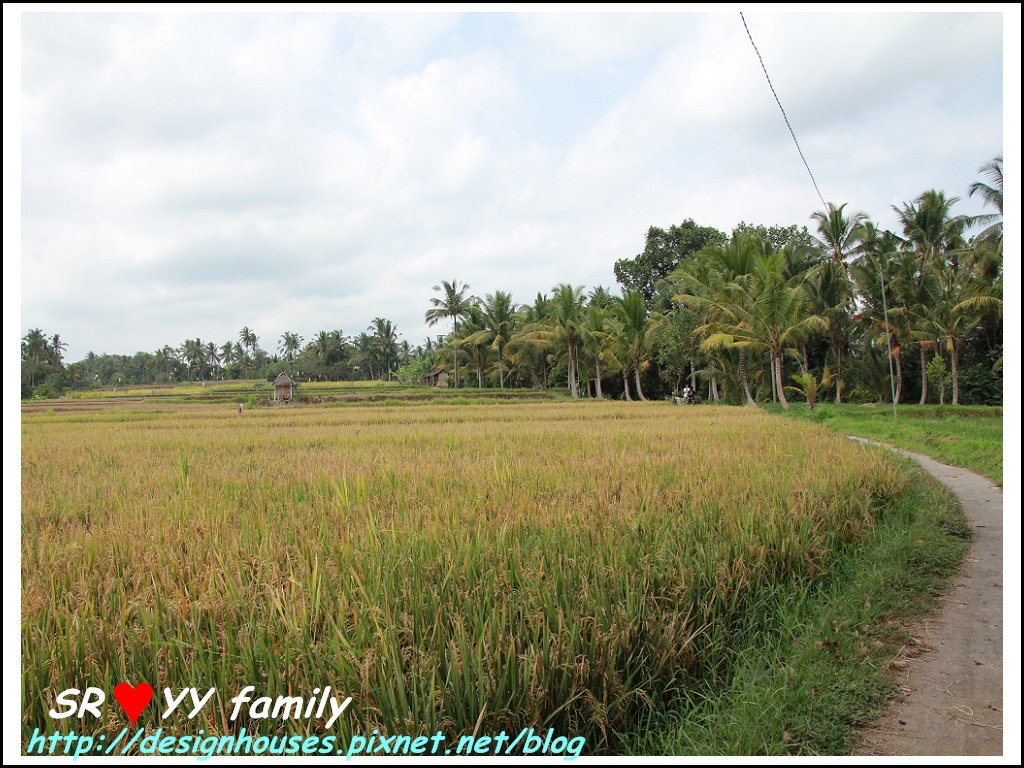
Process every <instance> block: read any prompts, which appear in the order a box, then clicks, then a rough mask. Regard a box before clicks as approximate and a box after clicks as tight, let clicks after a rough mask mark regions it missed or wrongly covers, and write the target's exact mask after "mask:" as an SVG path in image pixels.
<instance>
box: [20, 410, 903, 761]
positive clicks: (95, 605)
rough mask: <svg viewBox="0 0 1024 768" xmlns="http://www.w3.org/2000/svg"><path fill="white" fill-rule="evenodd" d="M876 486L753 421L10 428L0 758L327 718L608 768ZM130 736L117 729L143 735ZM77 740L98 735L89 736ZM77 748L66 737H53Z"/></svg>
mask: <svg viewBox="0 0 1024 768" xmlns="http://www.w3.org/2000/svg"><path fill="white" fill-rule="evenodd" d="M904 484H905V479H904V476H903V475H902V474H901V472H900V471H899V469H898V467H897V466H896V464H895V463H894V462H893V461H892V460H891V459H889V458H887V457H886V456H885V455H883V454H882V453H880V452H878V451H874V450H870V449H866V448H864V447H862V446H859V445H856V444H853V443H851V442H849V441H847V440H845V439H842V438H841V437H838V436H836V435H833V434H831V433H829V432H827V431H826V430H825V429H823V428H821V427H820V426H818V425H815V424H811V423H800V422H797V421H794V420H787V419H783V418H780V417H777V416H773V415H771V414H765V413H763V412H759V411H754V410H752V409H738V408H727V407H720V408H719V407H700V408H687V407H676V406H672V405H669V404H664V403H653V402H652V403H646V404H639V403H612V402H605V403H597V402H575V403H574V402H568V401H552V402H544V401H537V402H532V401H529V400H523V401H522V402H497V403H479V404H463V405H455V404H446V403H438V402H431V403H425V404H421V405H419V406H418V407H415V408H410V407H399V406H394V407H389V406H382V405H365V404H354V405H352V404H350V405H349V406H348V407H344V408H339V407H329V406H317V405H304V406H298V405H297V406H290V407H287V408H260V409H255V410H247V411H246V412H245V413H244V414H242V415H239V414H238V413H237V410H236V408H234V407H231V405H230V404H229V403H227V404H225V403H220V404H217V403H214V404H207V405H203V404H176V403H161V402H156V403H154V402H147V401H128V402H116V401H113V402H111V403H110V404H108V405H106V406H105V407H103V408H99V409H95V410H76V409H73V408H69V409H63V408H32V409H28V410H26V412H24V413H23V419H22V605H21V608H22V652H23V660H22V665H23V680H22V691H23V694H22V695H23V724H22V729H23V733H24V734H30V733H31V732H32V730H33V728H35V727H39V728H41V729H46V728H48V727H51V726H52V724H53V721H51V720H50V719H49V717H48V716H47V711H48V709H49V708H50V707H52V706H53V702H54V696H55V695H56V693H57V692H58V691H61V690H63V689H66V688H71V687H77V688H82V689H84V688H85V687H87V686H90V685H92V686H97V687H100V688H103V689H104V690H106V691H107V692H108V695H109V692H110V691H111V690H112V689H113V687H114V685H115V684H117V683H119V682H121V681H122V680H129V681H132V682H137V681H148V682H150V683H152V685H153V687H154V688H156V689H157V691H160V689H162V688H163V687H165V686H166V687H171V688H174V689H180V688H184V687H188V686H195V687H198V688H201V689H205V688H209V687H216V688H217V690H218V694H217V697H216V698H215V699H214V704H213V705H211V706H210V707H207V708H206V709H205V710H204V712H203V715H202V716H201V717H203V718H205V721H204V722H202V723H200V724H197V723H196V722H195V721H192V722H188V721H185V720H184V719H183V718H181V717H180V716H175V717H173V718H170V719H169V720H168V722H166V723H163V724H162V725H163V726H164V731H165V733H181V734H184V733H194V732H195V730H196V728H198V727H203V728H205V729H206V732H207V733H209V734H217V733H227V732H230V731H231V730H232V729H233V728H238V727H241V726H245V727H247V729H248V730H249V732H250V733H253V732H257V733H284V732H310V733H312V732H316V730H317V728H318V727H321V725H318V724H317V723H315V722H312V721H309V722H307V721H297V723H298V724H294V723H293V724H290V725H288V726H287V728H285V726H283V725H282V724H281V723H280V721H277V720H260V721H253V722H247V721H245V720H244V717H243V718H241V719H239V720H238V721H236V722H234V723H229V722H228V717H227V712H228V711H229V709H230V705H229V701H228V700H229V699H230V697H231V696H232V695H234V694H235V693H236V692H237V691H239V690H240V689H241V688H242V687H244V686H246V685H255V686H256V687H257V691H258V692H259V693H258V694H257V695H260V694H263V693H265V694H266V695H270V696H276V695H279V694H286V695H306V694H310V693H311V692H312V690H313V689H314V688H322V687H323V686H325V685H330V686H331V687H332V688H333V689H334V690H336V691H341V692H344V693H346V694H347V695H351V696H352V697H353V703H352V706H351V708H350V709H349V711H348V712H347V713H346V716H345V717H343V718H341V719H340V720H339V721H338V723H337V724H336V725H335V726H333V728H332V733H334V734H336V735H338V736H339V738H342V739H346V738H348V737H349V736H350V735H352V734H353V733H368V732H370V731H371V730H372V729H373V728H378V729H380V730H381V732H386V733H406V734H414V735H415V734H420V733H423V734H428V733H433V732H434V731H436V730H438V729H441V730H443V731H445V732H446V733H449V734H451V735H453V736H454V735H459V734H468V733H472V732H474V731H477V732H479V733H496V732H497V731H499V730H501V729H503V728H504V729H506V730H509V729H514V728H521V727H524V726H529V725H533V726H542V727H544V728H549V727H553V728H555V729H556V732H558V733H562V734H567V735H569V736H570V737H572V736H576V735H583V736H585V737H586V738H587V751H588V752H589V751H594V750H602V749H614V747H615V744H616V734H617V733H619V732H621V731H623V730H624V729H628V728H629V727H630V726H632V725H634V724H635V723H636V722H637V719H638V718H639V717H640V716H642V715H643V714H645V713H650V712H651V711H654V710H657V709H658V708H659V707H663V706H664V705H665V702H667V701H669V700H670V699H673V700H678V693H679V692H680V691H693V692H699V691H701V690H706V689H707V687H708V686H714V685H715V684H716V681H718V680H721V679H722V678H723V676H725V675H728V673H729V670H730V668H731V665H732V664H733V663H734V662H735V658H734V656H735V654H734V652H733V651H734V648H735V647H736V645H737V638H739V637H743V636H747V635H749V633H750V632H756V631H759V629H760V627H761V622H762V619H763V617H764V616H765V613H766V612H767V611H769V610H770V608H771V605H772V604H773V602H774V601H776V600H777V599H780V596H781V595H783V594H785V593H791V592H793V591H798V590H801V589H805V588H806V587H807V585H809V584H811V583H813V582H817V581H820V580H823V579H828V578H829V575H830V566H831V564H832V563H834V562H835V561H836V558H838V557H840V556H842V555H843V554H844V553H845V552H847V551H848V550H849V549H850V547H852V546H855V545H856V544H857V543H858V542H859V541H861V540H862V539H863V538H864V537H865V536H866V535H867V534H868V533H869V532H870V530H871V528H872V525H873V521H874V520H875V517H876V516H877V515H879V514H880V513H883V512H884V510H885V508H886V505H887V504H888V503H889V502H890V501H891V500H892V499H894V498H895V497H896V496H897V495H898V494H899V492H900V491H901V489H902V488H903V487H904ZM156 709H157V708H154V709H153V710H151V711H149V712H147V713H146V714H145V715H144V716H143V719H142V720H140V724H146V725H152V726H156V725H159V724H161V723H160V722H159V713H158V712H157V711H156ZM104 716H105V719H104V720H103V721H100V722H99V724H98V725H96V726H94V728H93V730H94V732H95V733H97V734H99V733H106V734H113V733H116V732H117V731H119V730H120V729H121V728H122V727H123V726H124V725H125V724H126V721H125V720H124V715H123V714H122V713H121V712H120V710H119V709H118V708H117V707H108V708H107V709H106V710H105V712H104ZM79 725H81V726H82V727H83V728H84V729H85V730H86V731H88V730H89V728H90V721H89V720H85V721H79Z"/></svg>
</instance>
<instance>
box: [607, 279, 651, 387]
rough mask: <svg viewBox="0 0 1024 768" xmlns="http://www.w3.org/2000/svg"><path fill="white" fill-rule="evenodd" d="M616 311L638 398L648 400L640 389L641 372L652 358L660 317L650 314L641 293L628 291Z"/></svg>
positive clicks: (618, 302)
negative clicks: (654, 334)
mask: <svg viewBox="0 0 1024 768" xmlns="http://www.w3.org/2000/svg"><path fill="white" fill-rule="evenodd" d="M614 311H615V315H616V318H617V319H618V320H619V324H620V325H619V328H620V334H621V336H620V338H621V339H622V346H623V348H624V349H625V350H626V355H627V357H628V358H629V362H630V365H631V366H632V368H633V377H634V381H635V383H636V394H637V397H639V398H640V399H641V400H647V397H646V396H645V395H644V391H643V389H642V388H641V387H640V370H641V368H643V367H645V366H646V365H647V362H648V360H649V359H650V357H651V352H652V336H653V331H654V328H655V327H656V326H657V324H658V322H659V320H660V317H659V316H658V315H657V314H656V313H655V314H651V313H648V311H647V302H646V301H645V300H644V296H643V294H642V293H640V292H639V291H627V292H626V294H625V295H624V296H623V297H622V298H621V299H618V300H617V301H616V304H615V309H614Z"/></svg>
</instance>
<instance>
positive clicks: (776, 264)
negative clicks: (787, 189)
mask: <svg viewBox="0 0 1024 768" xmlns="http://www.w3.org/2000/svg"><path fill="white" fill-rule="evenodd" d="M785 261H786V260H785V256H784V255H783V254H782V253H781V252H777V253H773V254H770V255H767V256H759V257H758V258H757V262H756V264H755V266H754V272H753V274H751V275H750V276H749V277H748V278H747V279H744V280H742V281H739V282H732V283H728V284H726V286H724V289H725V290H724V291H723V294H724V295H723V296H721V297H715V298H707V297H701V296H695V295H692V294H691V295H687V296H683V297H681V298H682V299H683V300H684V301H693V302H694V303H696V304H697V305H702V304H703V305H710V306H712V307H714V308H715V309H716V310H717V312H718V316H719V317H720V318H721V319H719V320H716V321H713V322H711V323H708V324H707V325H705V326H704V327H702V328H699V329H698V331H699V332H702V333H708V336H707V338H706V339H705V340H704V342H703V343H702V345H701V346H702V347H704V348H705V349H716V348H720V347H723V346H726V347H732V348H738V349H747V350H750V351H755V352H757V351H767V352H768V353H769V356H770V359H771V367H772V375H773V381H774V382H775V388H776V392H777V394H778V397H779V402H780V403H781V404H782V407H783V409H788V408H789V403H788V402H787V400H786V395H785V390H784V385H783V376H782V363H783V356H784V354H785V351H786V350H787V349H789V348H793V347H796V346H797V345H798V344H800V343H801V342H802V341H803V340H804V339H806V338H807V336H808V335H809V334H810V333H811V332H813V331H820V330H825V327H826V326H825V321H824V320H823V319H822V318H821V317H819V316H818V315H815V314H813V312H812V308H811V303H810V301H809V299H808V298H807V294H806V293H805V291H804V289H803V288H802V287H801V286H800V285H791V284H790V283H789V282H788V281H787V280H786V279H785V275H784V271H785Z"/></svg>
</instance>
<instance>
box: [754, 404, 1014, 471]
mask: <svg viewBox="0 0 1024 768" xmlns="http://www.w3.org/2000/svg"><path fill="white" fill-rule="evenodd" d="M770 409H771V410H774V411H775V412H780V413H781V410H779V409H778V408H771V407H770ZM896 414H897V416H896V419H895V420H894V419H893V417H892V406H882V405H878V406H875V405H873V404H872V405H838V406H837V405H832V404H828V403H822V404H820V405H818V406H817V407H816V408H815V409H814V410H813V411H808V410H807V406H806V404H804V403H793V404H792V405H791V407H790V410H789V411H787V412H786V415H788V416H793V417H796V418H799V419H809V420H811V421H817V422H819V423H821V424H824V425H826V426H828V427H830V428H832V429H834V430H836V431H838V432H842V433H843V434H845V435H857V436H859V437H866V438H870V439H872V440H879V441H882V442H885V443H888V444H890V445H894V446H896V447H898V448H902V449H904V450H907V451H914V452H917V453H923V454H925V455H926V456H930V457H931V458H933V459H935V460H937V461H941V462H943V463H945V464H952V465H954V466H958V467H966V468H967V469H971V470H974V471H975V472H980V473H981V474H983V475H984V476H985V477H987V478H989V479H990V480H992V481H994V482H995V483H996V484H997V485H1000V486H1001V485H1002V484H1003V409H1002V408H996V407H990V406H952V405H946V406H941V405H925V406H918V405H901V406H898V407H897V411H896Z"/></svg>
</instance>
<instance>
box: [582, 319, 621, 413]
mask: <svg viewBox="0 0 1024 768" xmlns="http://www.w3.org/2000/svg"><path fill="white" fill-rule="evenodd" d="M617 335H618V333H617V329H616V328H615V323H614V319H613V318H612V316H611V313H610V312H609V311H608V310H607V309H606V308H605V307H603V306H601V305H599V304H595V303H593V302H592V303H591V304H590V306H588V307H587V312H586V315H585V316H584V319H583V349H584V351H585V352H586V353H587V354H588V355H589V356H590V358H591V360H593V364H594V397H596V398H597V399H598V400H601V399H603V398H604V393H603V392H602V391H601V378H602V377H603V375H604V372H605V370H607V369H608V367H610V366H612V365H614V364H615V362H614V361H613V358H612V349H613V347H614V345H615V339H616V337H617Z"/></svg>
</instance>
